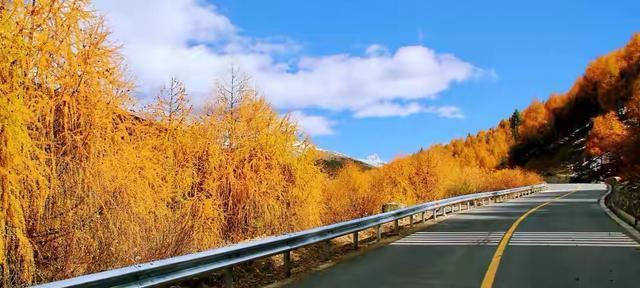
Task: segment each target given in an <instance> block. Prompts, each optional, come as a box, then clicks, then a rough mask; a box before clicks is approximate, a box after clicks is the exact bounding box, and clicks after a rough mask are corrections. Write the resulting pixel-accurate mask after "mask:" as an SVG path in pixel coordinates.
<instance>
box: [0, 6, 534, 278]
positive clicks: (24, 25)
mask: <svg viewBox="0 0 640 288" xmlns="http://www.w3.org/2000/svg"><path fill="white" fill-rule="evenodd" d="M108 34H109V32H108V30H107V29H106V28H105V26H104V23H103V20H102V19H101V18H100V17H98V16H96V15H95V14H94V12H92V10H91V9H90V8H89V3H88V1H86V0H70V1H60V0H42V1H33V2H32V1H3V2H0V273H1V275H0V276H1V279H2V280H1V281H0V282H1V285H2V286H22V285H28V284H31V283H37V282H43V281H50V280H55V279H62V278H68V277H71V276H76V275H80V274H85V273H90V272H96V271H101V270H105V269H110V268H115V267H120V266H124V265H129V264H132V263H139V262H145V261H150V260H153V259H159V258H164V257H169V256H175V255H181V254H185V253H189V252H194V251H201V250H204V249H207V248H211V247H216V246H220V245H224V244H228V243H233V242H237V241H242V240H246V239H251V238H256V237H261V236H265V235H273V234H279V233H284V232H289V231H296V230H301V229H305V228H310V227H314V226H318V225H321V224H325V223H331V222H335V221H340V220H346V219H352V218H354V217H359V216H363V215H367V214H372V213H377V212H379V209H380V206H381V205H382V203H385V202H391V201H394V202H401V203H405V204H414V203H418V202H421V201H427V200H433V199H438V198H442V197H447V196H453V195H459V194H464V193H471V192H477V191H481V190H492V189H501V188H507V187H513V186H520V185H525V184H532V183H537V182H539V181H540V178H539V177H537V176H536V175H534V174H532V173H529V172H525V171H522V170H518V169H515V170H498V169H497V168H499V167H501V165H502V164H504V163H505V161H506V158H507V156H508V151H509V147H510V146H511V145H512V143H513V142H512V141H513V137H512V135H511V131H510V128H509V124H508V123H507V122H505V121H503V122H502V123H501V124H500V126H499V127H497V128H495V129H491V130H489V131H484V132H480V133H478V134H477V135H475V136H469V137H467V138H466V139H459V140H455V141H453V142H452V143H451V144H448V145H436V146H433V147H431V148H430V149H428V150H426V151H423V152H420V153H416V154H414V155H411V156H408V157H405V158H401V159H398V160H396V161H394V162H392V163H390V164H389V165H386V166H384V167H383V168H380V169H372V170H370V171H369V172H365V171H360V170H359V168H357V167H355V166H347V167H346V168H344V169H343V170H342V171H341V172H340V173H339V174H338V175H336V177H335V178H333V179H329V177H328V176H327V175H325V174H324V173H322V171H321V170H320V168H319V167H317V166H316V165H315V163H316V160H317V157H316V150H315V149H314V148H313V145H312V144H311V143H309V141H308V140H306V139H305V138H304V137H302V136H301V135H300V133H299V132H298V129H297V127H296V124H295V123H294V122H293V121H291V119H289V117H287V116H284V117H282V116H280V115H279V114H278V113H277V112H276V111H274V109H273V108H272V107H271V106H270V105H269V103H267V102H266V101H265V99H264V98H262V97H261V96H260V95H259V94H258V93H257V92H256V91H254V90H253V89H252V87H251V85H250V83H248V82H247V80H246V79H247V78H245V77H242V75H241V74H240V73H239V72H238V71H237V70H232V71H231V73H230V75H229V76H230V78H231V79H227V80H225V81H220V83H219V85H218V87H217V89H215V91H213V92H212V93H211V94H212V95H211V97H210V99H209V103H208V105H207V106H206V107H205V108H204V109H202V110H203V111H199V112H197V113H196V112H194V111H193V109H192V108H191V104H190V103H189V97H188V95H187V94H186V89H185V87H184V86H183V84H182V83H181V82H180V81H179V80H177V79H173V80H172V81H171V82H170V83H167V86H166V87H165V88H163V89H162V90H160V91H159V93H158V96H157V98H156V100H155V101H154V102H153V103H150V104H149V105H147V106H145V107H144V109H138V110H136V111H135V112H132V111H133V110H132V109H133V107H136V106H134V104H135V101H134V99H132V98H131V97H130V95H131V91H132V84H131V82H129V81H128V79H127V77H126V76H125V75H126V73H125V71H124V69H123V66H122V64H121V62H122V59H121V57H120V56H119V54H118V52H117V49H116V48H115V47H114V45H113V44H111V43H109V42H108V40H107V37H108ZM525 113H526V112H525ZM545 117H546V116H545ZM545 117H542V118H541V119H543V120H544V119H546V118H545ZM541 121H542V120H541ZM545 121H547V120H545ZM536 125H538V124H536Z"/></svg>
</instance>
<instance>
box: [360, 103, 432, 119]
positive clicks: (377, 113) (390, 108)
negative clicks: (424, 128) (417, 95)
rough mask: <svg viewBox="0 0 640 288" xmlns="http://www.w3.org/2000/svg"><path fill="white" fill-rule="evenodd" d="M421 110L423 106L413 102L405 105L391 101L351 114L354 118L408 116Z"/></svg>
mask: <svg viewBox="0 0 640 288" xmlns="http://www.w3.org/2000/svg"><path fill="white" fill-rule="evenodd" d="M423 110H424V107H422V105H420V104H418V103H415V102H412V103H409V104H406V105H401V104H397V103H392V102H383V103H378V104H375V105H371V106H368V107H365V108H364V109H361V110H358V111H356V113H355V114H354V115H353V116H354V117H356V118H366V117H388V116H408V115H411V114H415V113H419V112H422V111H423Z"/></svg>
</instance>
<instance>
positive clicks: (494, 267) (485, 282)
mask: <svg viewBox="0 0 640 288" xmlns="http://www.w3.org/2000/svg"><path fill="white" fill-rule="evenodd" d="M578 189H580V186H578ZM578 189H576V190H575V191H573V192H569V193H567V194H564V195H561V196H558V197H556V198H553V199H551V200H549V201H547V202H545V203H543V204H540V205H538V206H536V207H534V208H531V209H529V211H527V212H526V213H524V214H522V216H520V217H519V218H518V219H517V220H516V221H515V222H513V224H511V227H509V230H507V232H506V233H504V236H502V240H500V244H498V248H497V249H496V253H495V254H493V258H492V259H491V263H490V264H489V269H487V273H485V274H484V279H482V284H481V285H480V287H481V288H491V287H493V281H494V280H495V278H496V273H497V272H498V267H499V266H500V260H502V255H503V254H504V250H505V249H506V248H507V244H509V240H511V236H512V235H513V232H514V231H516V228H518V225H520V222H522V220H524V218H526V217H527V216H529V214H531V213H533V212H535V211H536V210H538V209H540V208H542V207H544V206H546V205H547V204H549V203H551V202H553V201H555V200H558V199H560V198H564V197H567V196H569V195H571V194H573V193H576V192H578Z"/></svg>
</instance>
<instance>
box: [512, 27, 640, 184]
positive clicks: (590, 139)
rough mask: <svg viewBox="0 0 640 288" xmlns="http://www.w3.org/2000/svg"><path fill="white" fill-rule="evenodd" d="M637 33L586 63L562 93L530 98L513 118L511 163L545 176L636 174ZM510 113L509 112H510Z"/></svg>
mask: <svg viewBox="0 0 640 288" xmlns="http://www.w3.org/2000/svg"><path fill="white" fill-rule="evenodd" d="M639 75H640V35H639V34H636V35H634V36H633V37H632V38H631V40H630V41H629V43H628V44H627V45H626V46H625V47H623V48H621V49H619V50H616V51H613V52H611V53H610V54H607V55H605V56H602V57H599V58H598V59H596V60H594V61H593V62H591V63H590V64H589V66H588V67H587V69H586V71H585V73H584V75H582V76H581V77H579V78H578V79H577V80H576V82H575V83H574V85H573V87H572V88H571V89H570V90H569V91H568V92H566V93H564V94H554V95H551V96H550V97H549V99H548V100H546V101H545V102H540V101H538V100H534V101H533V102H532V104H531V105H530V106H529V107H527V108H526V109H525V110H524V111H523V112H522V113H521V116H520V117H521V120H520V121H514V117H512V119H511V122H512V124H513V123H515V122H520V123H517V125H515V126H516V127H515V128H514V129H517V133H518V134H519V136H520V137H519V139H517V141H516V143H514V144H513V145H512V147H511V149H510V152H509V163H510V165H512V166H517V167H525V168H528V169H533V170H535V171H537V172H539V173H540V174H542V175H544V176H546V177H547V178H548V179H550V180H572V181H592V180H601V179H603V178H605V177H608V176H612V175H623V176H627V177H631V178H633V177H636V176H635V175H636V174H637V173H638V164H637V163H638V161H637V159H638V156H639V152H640V151H639V146H638V131H639V130H638V129H639V126H638V124H639V123H640V113H639V112H640V109H639V108H640V76H639ZM514 115H515V114H514Z"/></svg>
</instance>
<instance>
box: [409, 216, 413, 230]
mask: <svg viewBox="0 0 640 288" xmlns="http://www.w3.org/2000/svg"><path fill="white" fill-rule="evenodd" d="M409 228H413V214H411V215H410V216H409Z"/></svg>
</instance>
